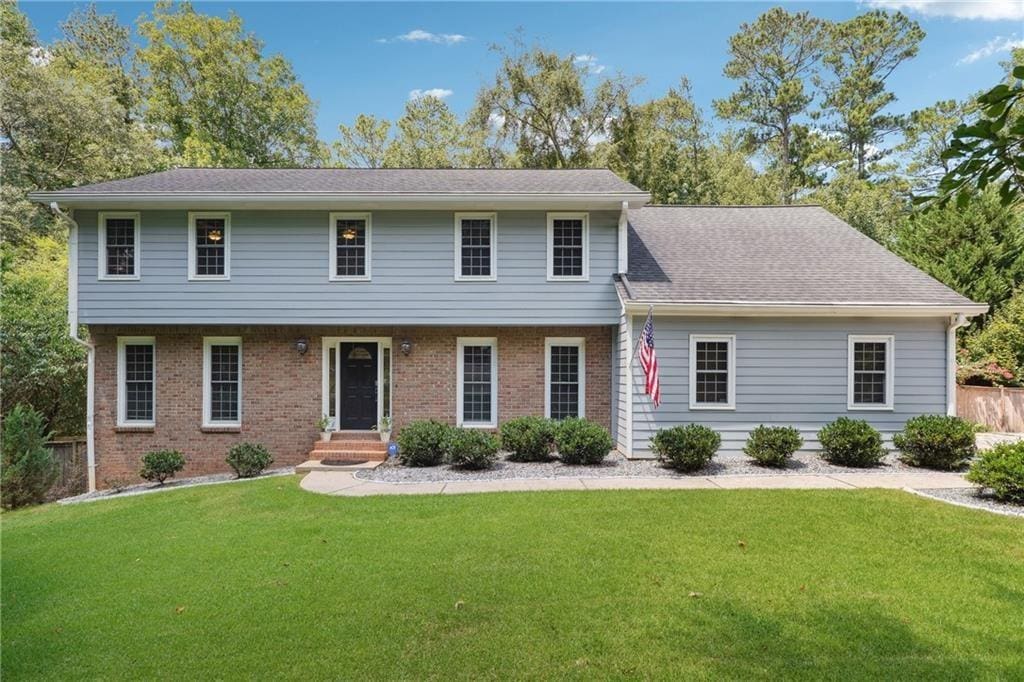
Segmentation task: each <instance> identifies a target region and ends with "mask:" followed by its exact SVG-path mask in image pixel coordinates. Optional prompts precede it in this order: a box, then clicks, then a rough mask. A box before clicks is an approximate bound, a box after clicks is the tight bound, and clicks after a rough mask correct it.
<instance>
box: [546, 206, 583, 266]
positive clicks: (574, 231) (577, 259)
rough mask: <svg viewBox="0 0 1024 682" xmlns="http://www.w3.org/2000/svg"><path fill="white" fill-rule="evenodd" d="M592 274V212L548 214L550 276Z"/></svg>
mask: <svg viewBox="0 0 1024 682" xmlns="http://www.w3.org/2000/svg"><path fill="white" fill-rule="evenodd" d="M589 278H590V216H589V215H588V214H587V213H549V214H548V279H549V280H569V281H572V280H578V281H585V280H588V279H589Z"/></svg>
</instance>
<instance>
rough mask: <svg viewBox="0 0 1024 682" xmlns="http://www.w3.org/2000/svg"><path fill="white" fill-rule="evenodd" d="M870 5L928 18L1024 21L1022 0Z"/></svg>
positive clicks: (891, 0)
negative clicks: (914, 13) (913, 13)
mask: <svg viewBox="0 0 1024 682" xmlns="http://www.w3.org/2000/svg"><path fill="white" fill-rule="evenodd" d="M868 5H870V6H871V7H881V8H883V9H893V10H905V11H908V12H917V13H918V14H922V15H924V16H926V17H952V18H953V19H981V20H983V21H1007V20H1012V21H1021V20H1024V2H1021V0H868Z"/></svg>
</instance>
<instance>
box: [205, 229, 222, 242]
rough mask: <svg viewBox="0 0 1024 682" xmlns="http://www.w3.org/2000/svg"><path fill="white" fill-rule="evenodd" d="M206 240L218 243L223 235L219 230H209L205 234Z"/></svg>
mask: <svg viewBox="0 0 1024 682" xmlns="http://www.w3.org/2000/svg"><path fill="white" fill-rule="evenodd" d="M206 238H207V239H209V240H210V241H211V242H219V241H220V240H221V239H223V238H224V233H223V232H221V231H220V230H210V231H209V232H207V233H206Z"/></svg>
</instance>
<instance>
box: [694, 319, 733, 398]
mask: <svg viewBox="0 0 1024 682" xmlns="http://www.w3.org/2000/svg"><path fill="white" fill-rule="evenodd" d="M689 364H690V409H691V410H732V409H735V408H736V337H735V336H733V335H723V334H703V335H702V334H691V335H690V355H689Z"/></svg>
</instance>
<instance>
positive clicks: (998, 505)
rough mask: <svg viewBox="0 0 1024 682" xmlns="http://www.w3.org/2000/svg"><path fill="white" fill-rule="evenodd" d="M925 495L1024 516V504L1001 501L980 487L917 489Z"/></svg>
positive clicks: (944, 500) (985, 509) (954, 502)
mask: <svg viewBox="0 0 1024 682" xmlns="http://www.w3.org/2000/svg"><path fill="white" fill-rule="evenodd" d="M915 492H917V493H920V494H921V495H923V496H925V497H931V498H933V499H936V500H941V501H943V502H950V503H952V504H957V505H961V506H964V507H972V508H974V509H982V510H984V511H990V512H996V513H997V514H1008V515H1010V516H1024V505H1019V504H1011V503H1009V502H999V501H998V500H996V499H995V498H994V497H992V494H991V493H990V492H988V491H984V490H981V489H980V488H930V489H926V490H916V491H915Z"/></svg>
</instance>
